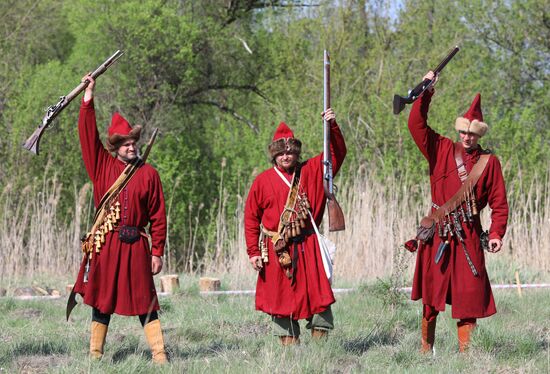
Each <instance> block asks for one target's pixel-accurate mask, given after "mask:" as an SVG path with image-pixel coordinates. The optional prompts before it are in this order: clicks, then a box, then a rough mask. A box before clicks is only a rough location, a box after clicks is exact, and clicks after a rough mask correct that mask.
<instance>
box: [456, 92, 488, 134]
mask: <svg viewBox="0 0 550 374" xmlns="http://www.w3.org/2000/svg"><path fill="white" fill-rule="evenodd" d="M455 129H456V131H465V132H473V133H474V134H477V135H479V136H480V137H482V136H483V135H485V133H486V132H487V130H488V129H489V126H487V124H486V123H485V122H483V113H482V112H481V95H480V94H479V93H478V94H477V95H476V97H475V98H474V101H473V102H472V105H471V106H470V109H468V111H467V112H466V113H465V114H464V116H462V117H458V118H457V119H456V122H455Z"/></svg>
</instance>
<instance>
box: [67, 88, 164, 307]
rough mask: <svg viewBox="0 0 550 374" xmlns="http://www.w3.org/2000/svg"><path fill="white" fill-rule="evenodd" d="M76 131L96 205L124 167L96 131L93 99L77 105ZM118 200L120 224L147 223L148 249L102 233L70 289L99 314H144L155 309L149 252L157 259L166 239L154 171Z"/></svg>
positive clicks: (142, 242) (146, 169)
mask: <svg viewBox="0 0 550 374" xmlns="http://www.w3.org/2000/svg"><path fill="white" fill-rule="evenodd" d="M78 130H79V135H80V144H81V146H82V158H83V160H84V165H85V167H86V171H87V172H88V175H89V176H90V179H91V180H92V183H93V186H94V201H95V205H96V207H97V204H98V203H99V201H100V200H101V197H102V196H103V194H104V193H105V192H106V191H107V190H108V189H109V187H111V185H112V184H113V183H114V182H115V180H116V179H117V178H118V177H119V175H120V174H121V173H122V171H123V170H124V168H125V167H126V164H124V163H123V162H122V161H120V160H118V159H117V158H115V157H113V156H111V154H110V153H109V152H108V151H107V150H106V149H105V148H104V147H103V144H102V143H101V141H100V139H99V133H98V131H97V126H96V118H95V111H94V105H93V99H92V100H90V101H88V102H84V101H83V102H82V106H81V108H80V116H79V119H78ZM118 201H119V202H120V208H121V212H120V216H121V221H120V222H119V225H126V226H137V227H145V226H147V225H148V224H150V227H149V234H150V235H151V240H152V249H149V243H148V240H147V238H145V237H143V236H142V237H140V239H139V240H138V241H137V242H134V243H132V244H127V243H123V242H121V241H120V240H119V238H118V232H116V231H113V232H109V233H107V235H106V236H105V244H103V246H102V247H101V252H100V253H99V254H97V253H94V254H93V257H92V260H91V263H90V272H89V281H88V283H84V282H83V274H84V265H85V263H86V261H85V260H84V261H83V262H82V265H81V267H80V271H79V273H78V278H77V281H76V284H75V287H74V289H75V292H77V293H79V294H80V295H81V296H82V297H83V298H84V303H85V304H88V305H90V306H92V307H95V308H97V309H99V311H100V312H101V313H106V314H112V313H117V314H122V315H129V316H131V315H140V314H146V313H148V312H150V311H152V310H158V309H159V304H158V300H157V294H156V290H155V285H154V282H153V275H152V273H151V254H153V255H155V256H162V254H163V251H164V243H165V240H166V213H165V207H164V195H163V192H162V185H161V181H160V177H159V175H158V173H157V171H156V170H155V169H154V168H153V167H152V166H151V165H149V164H145V165H143V166H141V167H140V168H139V170H138V171H137V172H136V174H135V175H134V176H133V177H132V179H131V180H130V182H129V183H128V185H127V186H126V187H125V188H124V190H123V191H122V192H121V193H120V194H119V197H118Z"/></svg>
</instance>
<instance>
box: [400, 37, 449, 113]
mask: <svg viewBox="0 0 550 374" xmlns="http://www.w3.org/2000/svg"><path fill="white" fill-rule="evenodd" d="M458 51H459V48H458V46H456V47H454V48H453V50H452V51H451V52H450V53H449V54H448V55H447V57H445V58H444V59H443V61H441V62H440V63H439V65H437V67H436V68H435V69H434V70H433V72H434V73H435V77H437V75H438V74H439V73H440V72H441V70H443V68H444V67H445V65H447V63H448V62H449V61H451V59H452V58H453V57H454V56H455V55H456V54H457V52H458ZM435 77H434V79H424V80H423V81H422V83H420V84H419V85H418V86H416V87H415V88H413V89H412V90H410V91H409V94H408V96H407V97H402V96H399V95H394V96H393V114H399V113H401V111H402V110H403V109H405V105H406V104H411V103H413V102H415V101H416V99H418V98H419V97H420V95H422V93H423V92H424V91H426V90H427V89H428V88H430V87H431V86H432V85H433V84H434V81H435Z"/></svg>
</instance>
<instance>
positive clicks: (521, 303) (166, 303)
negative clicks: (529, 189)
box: [0, 282, 550, 373]
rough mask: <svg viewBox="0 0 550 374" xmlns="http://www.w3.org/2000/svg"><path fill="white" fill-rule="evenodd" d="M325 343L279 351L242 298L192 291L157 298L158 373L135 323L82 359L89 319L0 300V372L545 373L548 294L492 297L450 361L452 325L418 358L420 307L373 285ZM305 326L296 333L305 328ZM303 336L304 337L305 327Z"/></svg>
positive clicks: (82, 310) (38, 304) (347, 299)
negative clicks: (431, 352) (161, 349)
mask: <svg viewBox="0 0 550 374" xmlns="http://www.w3.org/2000/svg"><path fill="white" fill-rule="evenodd" d="M337 298H338V302H337V303H336V304H335V305H334V309H333V311H334V315H335V323H336V329H335V331H334V332H333V333H332V334H331V335H330V337H329V339H328V341H326V342H317V341H312V340H311V338H310V335H309V333H303V335H302V344H301V345H300V346H298V347H286V348H284V347H280V346H279V344H278V341H277V340H276V338H274V337H273V336H271V322H270V319H269V317H268V316H266V315H265V314H262V313H260V312H256V311H255V310H254V299H253V297H250V296H238V297H235V296H214V297H213V296H204V297H203V296H199V295H198V292H197V290H196V288H195V287H189V288H185V287H182V289H181V290H180V291H179V292H178V294H176V295H174V296H171V297H164V298H161V306H162V309H163V312H162V313H161V315H160V319H161V324H162V326H163V330H164V334H165V341H166V346H167V350H168V352H169V355H170V358H171V363H170V364H169V365H167V366H165V367H162V368H157V367H155V366H154V365H152V364H151V363H150V353H149V348H148V346H147V344H146V342H145V339H144V336H143V331H142V329H141V326H140V324H139V321H138V319H137V317H121V316H113V318H112V320H111V325H110V329H109V333H108V335H107V342H106V346H105V355H104V358H103V359H102V360H101V361H93V360H90V359H89V358H88V354H87V351H88V341H89V325H90V321H91V310H90V308H89V307H88V306H85V305H81V304H79V305H78V306H77V308H76V309H75V310H74V311H73V314H72V316H71V321H70V322H68V323H67V322H65V320H64V313H65V299H58V300H50V301H18V300H14V299H6V298H4V299H0V300H1V301H0V326H1V329H0V373H4V372H6V373H11V372H55V373H74V372H92V373H103V372H108V373H129V372H131V373H149V372H153V371H154V372H157V373H172V372H173V373H180V372H196V373H210V372H221V373H226V372H227V373H234V372H247V373H248V372H250V373H252V372H266V373H268V372H269V373H272V372H274V373H288V372H299V373H319V372H330V373H363V372H372V373H378V372H392V373H393V372H410V373H416V372H418V373H432V372H468V373H471V372H495V373H501V372H516V371H517V372H533V373H535V372H536V373H538V372H548V371H549V370H550V353H549V345H550V322H549V321H550V308H549V307H548V305H550V292H549V290H526V291H525V292H524V293H523V297H522V298H519V297H518V295H517V293H516V292H515V290H503V291H495V298H496V302H497V308H498V310H499V313H497V314H496V315H495V316H493V317H491V318H488V319H484V320H480V321H479V327H478V329H477V330H476V331H475V333H474V336H473V342H472V349H471V350H470V352H468V353H467V354H465V355H460V354H458V353H457V340H456V321H455V320H452V319H451V318H450V311H447V312H446V313H442V314H441V315H440V317H439V319H438V326H437V332H436V352H437V354H436V356H435V357H431V356H426V355H421V354H419V353H418V349H419V339H420V319H421V314H420V309H421V306H420V304H419V303H413V302H410V301H408V300H407V299H406V297H405V296H402V297H400V296H396V295H390V294H389V293H388V292H387V288H386V287H385V285H384V284H382V283H380V282H378V283H376V284H373V285H370V286H363V287H360V288H359V290H358V291H357V292H354V293H350V294H343V295H338V297H337ZM304 326H305V324H303V325H302V327H304ZM304 331H305V328H304Z"/></svg>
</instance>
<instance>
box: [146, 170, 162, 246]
mask: <svg viewBox="0 0 550 374" xmlns="http://www.w3.org/2000/svg"><path fill="white" fill-rule="evenodd" d="M148 210H149V222H150V224H151V226H150V227H149V233H150V234H151V253H152V254H153V256H159V257H160V256H162V255H163V254H164V244H165V243H166V207H165V203H164V192H163V191H162V183H161V181H160V176H159V175H158V173H157V171H156V170H153V178H152V181H151V187H150V195H149V202H148Z"/></svg>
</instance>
